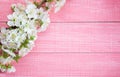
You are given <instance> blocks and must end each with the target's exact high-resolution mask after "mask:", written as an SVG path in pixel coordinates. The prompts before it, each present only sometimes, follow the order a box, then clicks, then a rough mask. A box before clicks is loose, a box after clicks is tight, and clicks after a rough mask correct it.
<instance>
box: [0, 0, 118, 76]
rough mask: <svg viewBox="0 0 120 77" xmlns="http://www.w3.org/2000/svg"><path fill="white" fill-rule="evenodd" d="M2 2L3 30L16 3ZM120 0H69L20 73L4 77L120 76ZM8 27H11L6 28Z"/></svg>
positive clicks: (0, 23)
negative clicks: (12, 5) (11, 7)
mask: <svg viewBox="0 0 120 77" xmlns="http://www.w3.org/2000/svg"><path fill="white" fill-rule="evenodd" d="M23 1H24V0H0V27H5V26H6V25H5V23H3V22H5V21H7V17H6V16H7V15H8V14H10V13H11V9H10V6H11V4H13V3H19V2H20V3H24V2H23ZM119 13H120V0H67V3H66V5H65V6H64V7H63V8H62V10H61V11H60V12H59V13H57V14H53V13H52V12H51V13H50V14H51V19H52V23H51V24H50V27H49V28H48V29H47V31H46V32H43V33H39V34H38V39H37V40H36V42H35V47H34V48H33V50H32V51H31V53H29V54H28V55H27V56H25V57H24V58H22V59H21V60H20V61H19V63H18V64H17V63H13V64H14V65H15V67H16V68H17V71H16V72H15V73H12V74H6V73H0V77H120V36H119V35H120V14H119ZM6 27H7V26H6Z"/></svg>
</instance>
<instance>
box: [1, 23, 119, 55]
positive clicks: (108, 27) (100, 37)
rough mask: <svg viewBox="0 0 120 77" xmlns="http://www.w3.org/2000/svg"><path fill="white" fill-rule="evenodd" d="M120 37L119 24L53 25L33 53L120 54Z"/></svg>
mask: <svg viewBox="0 0 120 77" xmlns="http://www.w3.org/2000/svg"><path fill="white" fill-rule="evenodd" d="M0 25H1V26H5V23H1V24H0ZM119 35H120V24H119V23H51V24H50V26H49V27H48V29H47V31H46V32H43V33H39V34H38V39H37V40H36V43H35V47H34V48H33V50H32V51H31V52H73V53H74V52H92V53H94V52H120V51H119V50H120V36H119Z"/></svg>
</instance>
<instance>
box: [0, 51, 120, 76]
mask: <svg viewBox="0 0 120 77" xmlns="http://www.w3.org/2000/svg"><path fill="white" fill-rule="evenodd" d="M14 65H15V66H16V68H17V71H16V73H13V74H0V76H2V77H120V73H119V72H120V54H113V53H112V54H111V53H109V54H100V53H99V54H96V53H90V54H86V53H85V54H83V53H82V54H76V53H74V54H73V53H69V54H68V53H67V54H65V53H61V54H56V53H54V54H51V53H30V54H29V55H27V56H26V57H24V58H22V59H21V60H20V61H19V63H18V64H16V63H14ZM4 75H6V76H4Z"/></svg>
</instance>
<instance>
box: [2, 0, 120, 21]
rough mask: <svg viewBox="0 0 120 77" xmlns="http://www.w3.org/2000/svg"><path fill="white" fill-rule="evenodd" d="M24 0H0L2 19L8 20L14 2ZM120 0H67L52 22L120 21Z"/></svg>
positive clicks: (54, 15) (53, 16) (52, 16)
mask: <svg viewBox="0 0 120 77" xmlns="http://www.w3.org/2000/svg"><path fill="white" fill-rule="evenodd" d="M19 2H20V3H24V0H0V21H6V20H7V17H6V15H8V14H9V13H10V12H11V10H10V5H11V4H12V3H19ZM119 8H120V0H67V3H66V4H65V6H64V7H63V8H62V10H61V11H60V12H59V13H57V14H53V13H52V14H51V19H52V22H81V21H120V14H119V13H120V9H119Z"/></svg>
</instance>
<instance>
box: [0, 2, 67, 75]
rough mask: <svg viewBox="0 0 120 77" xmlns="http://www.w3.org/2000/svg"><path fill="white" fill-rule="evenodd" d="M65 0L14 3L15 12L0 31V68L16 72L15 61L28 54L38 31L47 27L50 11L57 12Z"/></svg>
mask: <svg viewBox="0 0 120 77" xmlns="http://www.w3.org/2000/svg"><path fill="white" fill-rule="evenodd" d="M64 3H65V0H41V1H39V2H37V1H33V2H30V1H26V5H24V4H13V5H12V7H11V8H12V10H13V13H12V14H10V15H8V16H7V17H8V22H7V25H8V27H7V28H1V32H0V70H1V71H2V72H8V73H11V72H15V71H16V69H15V67H14V66H13V65H12V62H13V61H16V62H17V61H18V60H19V59H20V58H21V57H23V56H25V55H27V54H28V53H29V52H30V50H31V49H32V48H33V46H34V41H35V40H36V38H37V33H38V32H43V31H45V30H46V29H47V27H48V25H49V23H50V18H49V11H50V10H51V8H53V7H54V9H55V12H57V11H59V10H60V8H61V7H62V6H63V5H64Z"/></svg>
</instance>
